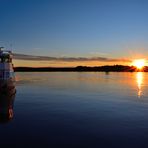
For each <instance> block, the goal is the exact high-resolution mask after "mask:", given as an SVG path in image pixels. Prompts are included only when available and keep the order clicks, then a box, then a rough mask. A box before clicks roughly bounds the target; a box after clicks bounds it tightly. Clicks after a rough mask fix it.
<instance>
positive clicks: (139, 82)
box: [136, 72, 143, 98]
mask: <svg viewBox="0 0 148 148" xmlns="http://www.w3.org/2000/svg"><path fill="white" fill-rule="evenodd" d="M136 79H137V86H138V94H137V95H138V98H140V97H141V96H142V83H143V73H142V72H138V73H137V74H136Z"/></svg>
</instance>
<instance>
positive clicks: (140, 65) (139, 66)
mask: <svg viewBox="0 0 148 148" xmlns="http://www.w3.org/2000/svg"><path fill="white" fill-rule="evenodd" d="M145 63H146V62H145V59H137V60H134V61H133V64H132V65H134V66H136V67H137V69H142V68H143V67H144V66H145Z"/></svg>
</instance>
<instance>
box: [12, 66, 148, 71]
mask: <svg viewBox="0 0 148 148" xmlns="http://www.w3.org/2000/svg"><path fill="white" fill-rule="evenodd" d="M14 70H15V71H16V72H137V71H138V72H139V71H142V72H148V66H145V67H143V68H142V69H141V70H140V69H137V68H136V67H135V66H124V65H113V66H95V67H88V66H77V67H62V68H61V67H15V68H14Z"/></svg>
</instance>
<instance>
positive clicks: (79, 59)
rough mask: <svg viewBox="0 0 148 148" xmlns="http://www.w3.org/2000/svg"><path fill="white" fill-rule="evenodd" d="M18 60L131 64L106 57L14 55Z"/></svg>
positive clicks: (127, 60)
mask: <svg viewBox="0 0 148 148" xmlns="http://www.w3.org/2000/svg"><path fill="white" fill-rule="evenodd" d="M13 57H14V59H16V60H31V61H64V62H87V61H101V62H131V60H129V59H121V58H119V59H115V58H106V57H90V58H87V57H48V56H34V55H25V54H18V53H13Z"/></svg>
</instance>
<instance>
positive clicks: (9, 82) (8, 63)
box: [0, 47, 15, 93]
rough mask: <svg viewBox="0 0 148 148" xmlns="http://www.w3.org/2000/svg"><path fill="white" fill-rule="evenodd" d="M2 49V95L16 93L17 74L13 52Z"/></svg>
mask: <svg viewBox="0 0 148 148" xmlns="http://www.w3.org/2000/svg"><path fill="white" fill-rule="evenodd" d="M2 49H3V47H0V93H2V92H8V93H10V92H12V93H15V74H14V69H13V64H12V52H11V51H8V50H2Z"/></svg>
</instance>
